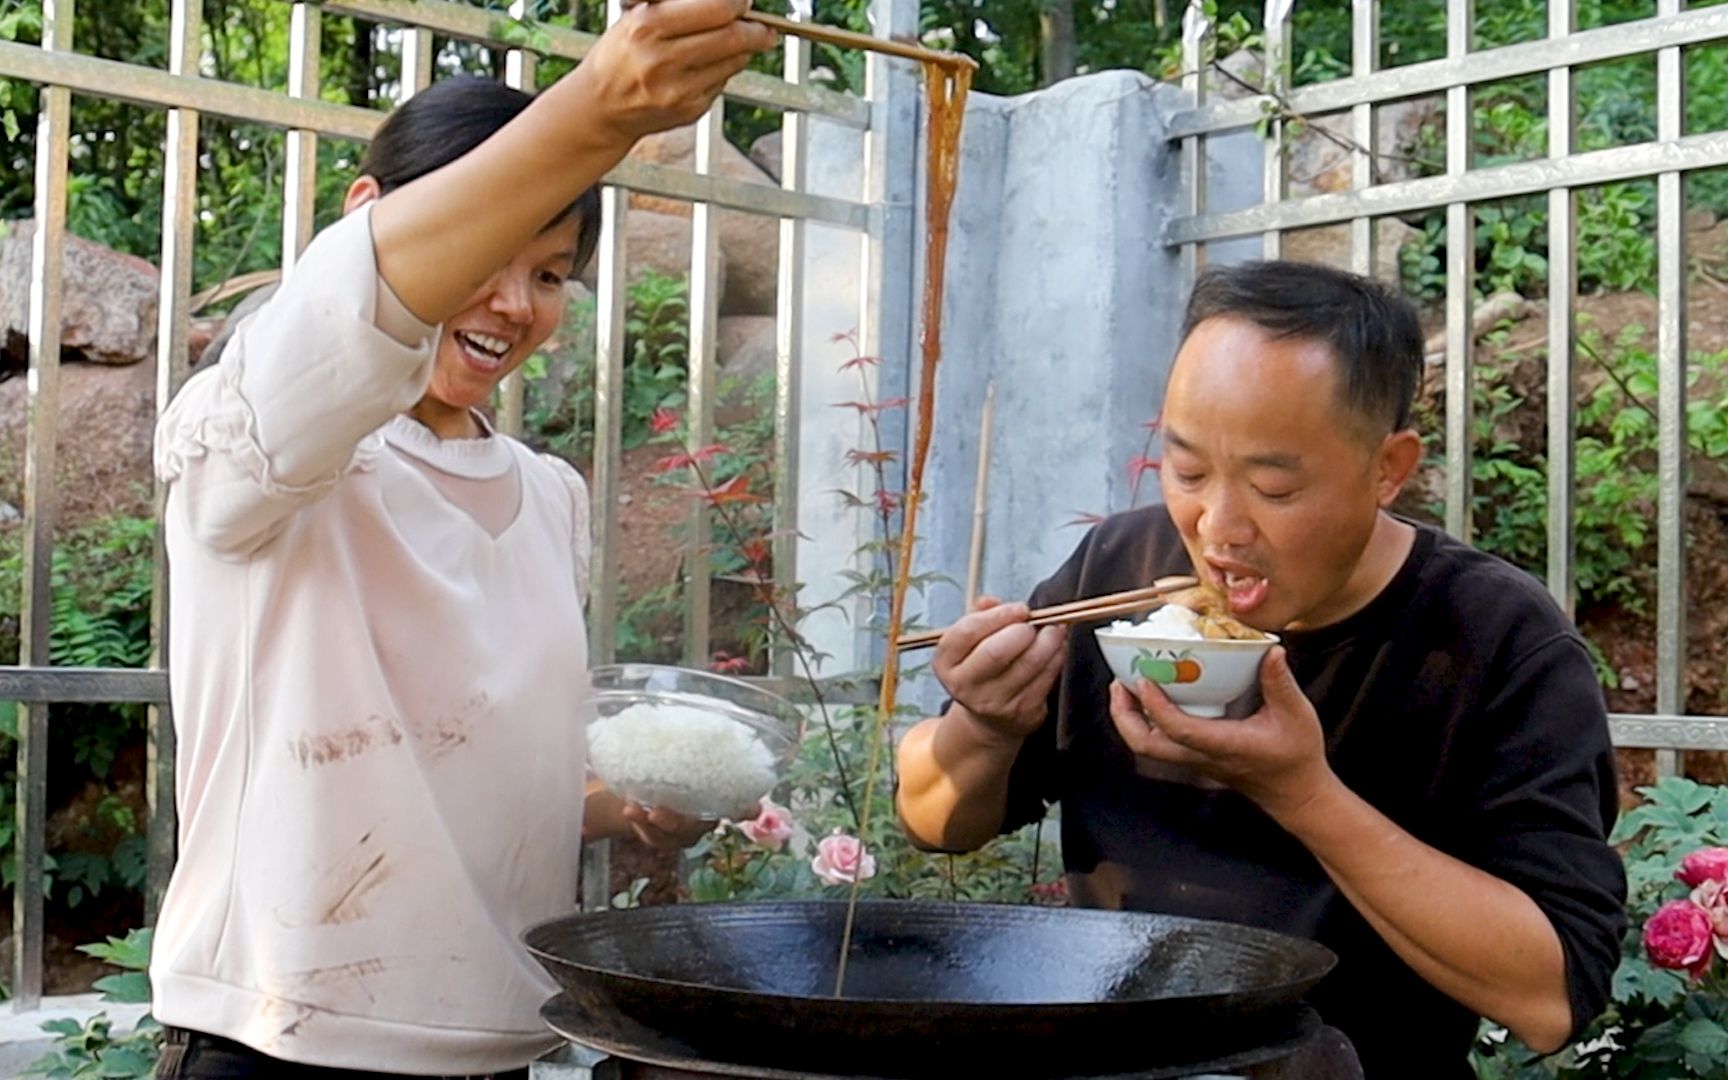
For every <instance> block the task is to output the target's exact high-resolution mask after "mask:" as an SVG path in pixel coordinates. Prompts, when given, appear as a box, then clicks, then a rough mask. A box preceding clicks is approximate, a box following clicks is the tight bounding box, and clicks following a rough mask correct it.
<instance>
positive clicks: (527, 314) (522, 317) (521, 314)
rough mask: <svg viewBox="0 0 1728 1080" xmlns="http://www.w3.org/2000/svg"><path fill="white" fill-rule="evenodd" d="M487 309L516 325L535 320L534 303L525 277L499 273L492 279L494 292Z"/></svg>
mask: <svg viewBox="0 0 1728 1080" xmlns="http://www.w3.org/2000/svg"><path fill="white" fill-rule="evenodd" d="M486 306H487V307H489V308H491V309H492V311H493V312H494V313H496V314H498V315H501V316H503V317H504V318H506V319H509V320H510V321H511V322H514V323H528V322H532V321H533V320H534V303H533V300H532V298H531V297H530V293H529V288H528V280H527V277H526V276H525V275H522V274H513V273H510V272H509V271H499V273H498V274H497V275H496V276H494V277H493V279H492V291H491V295H490V297H488V299H487V304H486Z"/></svg>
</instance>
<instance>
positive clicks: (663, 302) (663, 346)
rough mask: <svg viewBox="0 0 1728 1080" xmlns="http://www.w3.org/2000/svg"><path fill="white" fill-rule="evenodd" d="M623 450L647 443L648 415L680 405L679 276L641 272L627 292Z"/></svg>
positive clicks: (686, 357)
mask: <svg viewBox="0 0 1728 1080" xmlns="http://www.w3.org/2000/svg"><path fill="white" fill-rule="evenodd" d="M624 332H625V334H626V335H627V337H626V339H625V349H626V350H627V352H628V355H629V360H628V362H627V363H628V368H629V370H628V371H627V372H626V374H625V376H624V436H623V441H624V449H626V450H633V449H635V448H636V447H638V446H640V445H642V444H643V443H644V442H646V441H647V438H648V433H649V421H650V420H652V419H653V416H654V410H656V409H659V408H661V407H663V406H668V405H677V404H679V403H681V402H682V401H683V400H684V381H685V374H686V372H687V371H688V370H689V366H690V287H689V283H688V282H687V281H686V280H685V279H684V278H682V277H674V276H670V275H667V274H661V273H658V272H656V271H653V270H648V271H644V272H643V274H642V276H641V277H640V278H638V279H637V280H636V281H635V283H633V284H632V285H631V286H630V289H629V308H628V314H627V315H626V316H625V319H624Z"/></svg>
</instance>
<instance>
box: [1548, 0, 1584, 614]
mask: <svg viewBox="0 0 1728 1080" xmlns="http://www.w3.org/2000/svg"><path fill="white" fill-rule="evenodd" d="M1576 8H1577V0H1548V38H1549V40H1550V41H1553V42H1556V43H1559V42H1560V41H1562V40H1563V39H1564V38H1565V37H1566V36H1567V35H1569V34H1571V33H1572V31H1573V30H1574V29H1575V27H1576V24H1577V11H1576ZM1577 115H1578V110H1577V108H1576V106H1575V104H1574V102H1573V96H1572V69H1571V68H1566V67H1558V68H1554V69H1553V70H1551V71H1549V72H1548V158H1549V160H1551V161H1562V160H1564V159H1565V158H1566V157H1567V156H1569V155H1570V154H1571V153H1572V129H1573V125H1574V122H1575V120H1576V119H1577ZM1574 206H1575V201H1574V196H1573V194H1572V190H1571V189H1570V188H1554V189H1553V190H1551V191H1549V192H1548V591H1549V592H1550V593H1552V594H1553V596H1554V599H1555V601H1557V602H1558V603H1559V604H1560V606H1561V607H1562V608H1564V609H1565V610H1566V613H1567V614H1568V615H1570V614H1572V610H1573V595H1572V584H1573V576H1574V568H1573V564H1572V556H1573V550H1574V538H1573V515H1572V504H1573V499H1574V495H1573V488H1574V485H1575V483H1576V481H1575V472H1576V470H1575V468H1574V458H1575V455H1576V447H1575V446H1574V445H1573V434H1574V432H1573V428H1574V426H1575V417H1574V415H1573V414H1574V412H1575V411H1576V409H1575V407H1574V402H1575V400H1576V395H1577V387H1576V372H1575V370H1574V357H1573V347H1574V341H1573V335H1574V333H1575V326H1574V323H1573V318H1572V304H1573V300H1574V298H1575V297H1576V295H1577V292H1578V247H1577V237H1578V232H1577V219H1576V215H1575V213H1574Z"/></svg>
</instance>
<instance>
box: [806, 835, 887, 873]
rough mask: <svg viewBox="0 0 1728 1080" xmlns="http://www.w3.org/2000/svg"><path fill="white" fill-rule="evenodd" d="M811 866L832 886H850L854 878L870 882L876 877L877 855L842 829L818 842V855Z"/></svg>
mask: <svg viewBox="0 0 1728 1080" xmlns="http://www.w3.org/2000/svg"><path fill="white" fill-rule="evenodd" d="M810 869H812V870H814V871H816V876H817V877H819V878H821V879H822V881H823V882H824V883H825V884H828V885H850V884H852V883H853V882H854V881H869V880H870V879H871V878H873V877H875V876H876V856H874V855H869V854H866V853H865V851H864V842H863V841H862V840H859V839H858V838H857V837H856V836H847V835H846V834H845V833H843V832H841V831H840V830H839V829H835V830H834V835H832V836H824V837H823V838H822V840H821V842H819V843H818V844H817V845H816V857H815V858H814V859H811V860H810Z"/></svg>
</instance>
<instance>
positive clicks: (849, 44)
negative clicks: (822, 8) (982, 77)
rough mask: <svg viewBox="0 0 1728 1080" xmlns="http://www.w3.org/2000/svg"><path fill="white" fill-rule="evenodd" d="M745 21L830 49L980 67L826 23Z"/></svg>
mask: <svg viewBox="0 0 1728 1080" xmlns="http://www.w3.org/2000/svg"><path fill="white" fill-rule="evenodd" d="M744 18H746V19H748V20H750V21H751V22H754V23H761V24H762V25H763V26H766V27H768V28H770V29H772V30H776V31H778V32H779V33H782V34H795V35H797V36H798V37H801V38H808V39H810V40H811V41H823V42H827V43H828V44H830V45H838V46H840V47H841V48H845V49H868V50H870V51H871V52H879V53H887V54H888V55H890V56H903V57H905V58H906V59H908V60H917V61H918V62H919V63H927V64H941V65H943V66H946V67H954V66H956V65H968V66H971V67H974V68H975V67H977V66H978V63H977V61H975V60H973V59H972V58H971V57H969V56H962V55H960V54H959V53H955V52H944V51H942V50H940V49H926V48H923V47H922V46H919V45H908V44H906V43H905V42H902V41H895V40H893V39H892V38H879V37H874V36H872V35H870V34H860V33H858V32H857V31H855V30H842V29H840V28H839V27H837V26H825V25H823V24H822V23H807V22H797V21H795V20H793V19H787V18H783V17H781V16H779V15H770V14H768V13H767V12H766V11H755V10H751V11H746V12H745V13H744Z"/></svg>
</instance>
